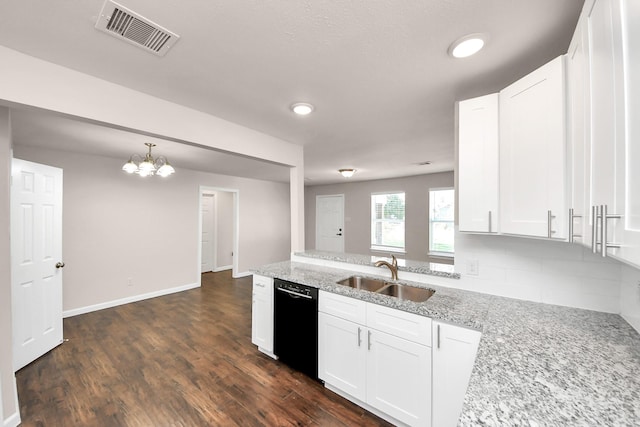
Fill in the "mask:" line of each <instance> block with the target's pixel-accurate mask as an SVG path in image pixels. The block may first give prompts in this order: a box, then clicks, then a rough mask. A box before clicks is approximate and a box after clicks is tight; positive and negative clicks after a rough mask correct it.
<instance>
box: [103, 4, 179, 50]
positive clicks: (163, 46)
mask: <svg viewBox="0 0 640 427" xmlns="http://www.w3.org/2000/svg"><path fill="white" fill-rule="evenodd" d="M96 28H97V29H98V30H100V31H104V32H105V33H108V34H111V35H112V36H114V37H117V38H119V39H121V40H125V41H127V42H129V43H131V44H134V45H136V46H139V47H141V48H143V49H145V50H146V51H148V52H152V53H155V54H156V55H158V56H164V54H166V53H167V51H168V50H169V49H170V48H171V46H173V45H174V44H175V43H176V42H177V41H178V39H179V38H180V36H179V35H177V34H175V33H172V32H171V31H169V30H167V29H166V28H162V27H161V26H160V25H158V24H156V23H155V22H152V21H150V20H148V19H146V18H144V17H142V16H140V15H138V14H137V13H135V12H133V11H131V10H129V9H127V8H126V7H124V6H122V5H120V4H118V3H116V2H114V1H111V0H107V1H106V2H105V3H104V6H103V7H102V11H101V12H100V16H99V17H98V22H97V23H96Z"/></svg>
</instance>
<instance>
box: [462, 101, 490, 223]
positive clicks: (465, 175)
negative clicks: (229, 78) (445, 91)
mask: <svg viewBox="0 0 640 427" xmlns="http://www.w3.org/2000/svg"><path fill="white" fill-rule="evenodd" d="M457 174H458V209H459V210H458V215H459V216H458V218H459V229H460V231H469V232H482V233H496V232H497V231H498V94H497V93H494V94H491V95H486V96H481V97H479V98H473V99H468V100H466V101H461V102H460V103H459V104H458V170H457Z"/></svg>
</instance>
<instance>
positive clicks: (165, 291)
mask: <svg viewBox="0 0 640 427" xmlns="http://www.w3.org/2000/svg"><path fill="white" fill-rule="evenodd" d="M199 275H200V273H198V276H199ZM199 287H200V282H198V283H190V284H188V285H182V286H176V287H175V288H167V289H161V290H159V291H154V292H149V293H146V294H140V295H133V296H130V297H126V298H120V299H117V300H113V301H107V302H103V303H100V304H94V305H88V306H86V307H80V308H74V309H73V310H65V311H63V312H62V317H63V318H67V317H73V316H78V315H80V314H85V313H91V312H92V311H98V310H104V309H105V308H111V307H117V306H119V305H124V304H129V303H132V302H137V301H143V300H146V299H151V298H155V297H161V296H164V295H170V294H175V293H176V292H182V291H188V290H189V289H194V288H199Z"/></svg>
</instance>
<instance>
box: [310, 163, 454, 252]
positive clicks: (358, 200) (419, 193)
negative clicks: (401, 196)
mask: <svg viewBox="0 0 640 427" xmlns="http://www.w3.org/2000/svg"><path fill="white" fill-rule="evenodd" d="M443 187H453V172H442V173H435V174H427V175H418V176H411V177H406V178H394V179H382V180H376V181H360V182H358V181H355V182H346V183H344V184H334V185H318V186H307V187H306V188H305V195H304V198H305V224H306V225H305V236H306V248H307V249H315V245H316V240H315V239H316V231H315V226H316V196H320V195H329V194H344V204H345V208H344V210H345V213H344V216H345V224H344V233H345V245H344V246H345V252H350V253H358V254H372V255H385V256H386V255H387V253H381V252H374V251H371V249H370V248H371V194H372V193H379V192H385V191H404V192H405V193H406V194H405V203H406V206H405V210H406V212H405V214H406V219H405V221H406V222H405V227H406V228H405V234H406V237H405V239H406V240H405V246H406V252H407V253H406V255H404V256H403V257H404V258H407V259H413V260H418V261H427V260H429V258H428V255H427V252H428V249H429V207H428V204H429V189H430V188H443ZM437 261H439V262H443V261H445V260H442V259H438V260H437Z"/></svg>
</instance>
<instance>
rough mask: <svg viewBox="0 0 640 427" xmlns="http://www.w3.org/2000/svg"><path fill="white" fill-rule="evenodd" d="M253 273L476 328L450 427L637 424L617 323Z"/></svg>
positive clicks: (479, 298)
mask: <svg viewBox="0 0 640 427" xmlns="http://www.w3.org/2000/svg"><path fill="white" fill-rule="evenodd" d="M254 273H255V274H258V275H263V276H267V277H275V278H280V279H283V280H290V281H293V282H297V283H301V284H305V285H309V286H313V287H317V288H319V289H322V290H325V291H328V292H333V293H337V294H342V295H347V296H350V297H353V298H358V299H361V300H365V301H369V302H373V303H376V304H382V305H386V306H390V307H394V308H397V309H400V310H404V311H408V312H412V313H417V314H420V315H424V316H428V317H431V318H432V319H435V320H441V321H445V322H450V323H454V324H457V325H461V326H467V327H470V328H474V329H478V330H481V331H482V338H481V340H480V345H479V347H478V355H477V358H476V362H475V365H474V369H473V373H472V375H471V380H470V382H469V388H468V389H467V394H466V396H465V403H464V407H463V410H462V414H461V416H460V420H459V423H458V425H459V426H529V427H533V426H637V425H640V335H639V334H638V333H637V332H636V331H635V330H634V329H633V328H632V327H631V326H630V325H629V324H628V323H627V322H626V321H625V320H624V319H622V318H621V317H620V316H618V315H615V314H608V313H601V312H596V311H590V310H582V309H577V308H569V307H561V306H555V305H549V304H542V303H535V302H529V301H521V300H515V299H511V298H503V297H498V296H494V295H488V294H481V293H475V292H468V291H463V290H460V289H454V288H447V287H442V286H435V285H425V284H422V283H415V282H409V281H405V280H399V282H401V283H407V284H410V285H413V286H418V287H426V288H431V289H434V290H435V291H436V292H435V294H434V295H433V296H432V297H431V298H430V299H429V300H427V301H425V302H423V303H414V302H410V301H400V300H398V299H396V298H393V297H390V296H385V295H379V294H374V293H371V292H367V291H361V290H355V289H352V288H349V287H346V286H341V285H338V284H336V282H337V281H338V280H341V279H344V278H346V277H349V276H351V275H353V273H351V272H349V271H348V270H343V269H336V268H329V267H321V266H315V265H310V264H304V263H296V262H290V261H285V262H281V263H276V264H270V265H267V266H263V267H260V268H258V269H255V270H254ZM368 276H369V275H368ZM371 277H380V276H373V275H371ZM382 278H384V279H385V280H388V278H387V277H382Z"/></svg>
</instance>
